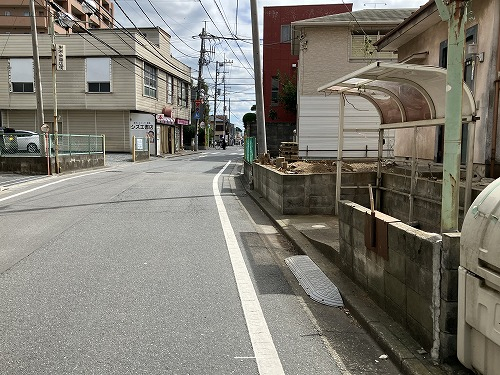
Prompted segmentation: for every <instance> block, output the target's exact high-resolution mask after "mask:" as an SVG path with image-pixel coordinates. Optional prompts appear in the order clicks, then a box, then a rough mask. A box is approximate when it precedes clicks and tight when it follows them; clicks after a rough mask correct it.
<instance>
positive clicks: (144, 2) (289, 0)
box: [115, 0, 427, 128]
mask: <svg viewBox="0 0 500 375" xmlns="http://www.w3.org/2000/svg"><path fill="white" fill-rule="evenodd" d="M256 1H257V0H256ZM342 2H343V1H334V2H331V3H338V4H340V3H342ZM426 2H427V0H406V1H403V0H385V1H384V0H354V1H352V3H353V10H361V9H367V8H379V9H380V8H386V9H390V8H418V7H419V6H421V5H423V4H425V3H426ZM325 3H329V2H328V1H325V0H307V1H306V0H261V1H257V9H258V14H257V18H258V21H259V36H260V39H261V40H262V18H263V7H265V6H284V5H305V4H307V5H312V4H325ZM345 3H350V2H349V1H345ZM118 5H119V6H118ZM120 7H121V8H122V9H123V12H122V10H120ZM115 19H116V20H117V21H118V22H119V24H120V25H121V26H123V27H133V24H135V26H137V27H151V26H153V25H154V26H159V27H161V28H163V29H164V30H165V31H167V32H168V33H169V34H170V35H171V43H172V55H173V56H174V57H175V58H177V59H178V60H180V61H182V62H183V63H185V64H187V65H188V66H190V67H191V68H192V73H193V74H192V75H193V79H194V81H196V79H197V77H198V59H199V54H200V47H201V41H200V38H199V35H200V34H201V31H202V28H204V27H205V25H206V32H207V33H208V34H210V35H213V36H214V38H213V39H207V40H206V43H205V44H206V45H205V49H206V50H207V51H209V52H207V53H206V55H205V57H206V58H207V61H208V65H207V66H204V67H203V78H204V79H205V81H206V82H207V83H208V85H209V87H210V92H209V95H210V98H209V100H210V106H211V114H213V88H214V86H215V75H216V68H215V63H216V62H223V61H231V62H232V63H227V64H225V67H224V68H221V70H220V72H219V75H218V87H219V88H221V89H222V90H223V89H224V84H223V82H222V77H223V76H225V90H226V107H227V111H226V115H228V116H229V117H230V121H231V122H232V123H234V124H236V126H239V127H240V128H243V126H242V123H241V119H242V118H243V115H244V114H245V113H247V112H250V107H251V106H252V105H253V104H255V91H254V90H255V88H254V79H253V78H254V75H253V47H252V43H251V37H252V28H251V12H250V0H201V1H200V0H115ZM129 19H130V20H129ZM132 22H133V24H132ZM120 25H117V26H118V27H119V26H120ZM235 37H237V38H238V39H239V40H233V39H235ZM224 38H228V39H224ZM222 72H224V73H222ZM221 94H222V92H221ZM220 99H221V101H220V102H219V101H218V103H219V104H218V107H217V114H218V115H221V114H222V110H223V108H222V106H223V104H222V99H223V97H222V95H221V96H220ZM229 104H230V108H229ZM229 109H230V113H229Z"/></svg>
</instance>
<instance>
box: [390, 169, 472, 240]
mask: <svg viewBox="0 0 500 375" xmlns="http://www.w3.org/2000/svg"><path fill="white" fill-rule="evenodd" d="M406 172H407V173H409V172H408V171H406ZM410 180H411V179H410V176H409V175H407V176H405V175H401V174H393V173H383V174H382V186H383V187H384V188H385V189H388V190H385V191H383V192H382V195H381V207H382V211H383V212H385V213H386V214H388V215H391V216H394V217H397V218H398V219H400V220H401V221H405V222H407V221H408V220H409V217H408V213H409V212H410V201H409V198H408V196H406V195H402V194H399V193H397V192H402V193H406V194H409V193H410V183H411V181H410ZM442 189H443V185H442V183H441V181H434V180H432V179H426V178H418V179H417V182H416V185H415V196H414V200H413V203H414V208H413V209H414V214H413V218H412V220H411V221H418V222H419V224H420V229H423V230H426V231H430V232H439V231H440V228H441V216H440V213H441V203H440V202H441V192H442ZM480 192H481V190H479V189H472V201H474V199H475V198H476V197H477V196H478V195H479V193H480ZM464 196H465V192H464V188H463V187H461V189H460V202H459V204H460V206H461V207H463V204H464V202H463V199H464ZM429 212H435V213H436V215H429ZM462 221H463V210H462V209H461V210H460V216H459V222H460V223H462ZM460 225H461V224H460Z"/></svg>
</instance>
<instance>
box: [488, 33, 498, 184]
mask: <svg viewBox="0 0 500 375" xmlns="http://www.w3.org/2000/svg"><path fill="white" fill-rule="evenodd" d="M496 72H497V78H496V80H495V101H494V102H493V129H492V130H491V161H490V177H492V178H493V177H495V161H496V155H497V132H498V130H497V129H498V99H499V98H498V96H499V95H498V90H499V89H500V87H499V84H500V27H499V28H498V42H497V70H496Z"/></svg>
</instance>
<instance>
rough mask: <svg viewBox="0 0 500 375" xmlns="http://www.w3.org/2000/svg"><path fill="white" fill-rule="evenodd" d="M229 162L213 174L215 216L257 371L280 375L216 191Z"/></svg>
mask: <svg viewBox="0 0 500 375" xmlns="http://www.w3.org/2000/svg"><path fill="white" fill-rule="evenodd" d="M229 164H231V160H230V161H228V162H227V163H226V165H225V166H224V167H223V168H222V169H221V170H220V171H219V173H217V175H216V176H215V177H214V179H213V182H212V189H213V193H214V197H215V202H216V204H217V209H218V211H219V218H220V221H221V224H222V229H223V231H224V237H225V239H226V244H227V250H228V252H229V257H230V259H231V264H232V266H233V272H234V277H235V279H236V285H237V287H238V293H239V295H240V299H241V306H242V308H243V313H244V315H245V320H246V324H247V328H248V333H249V335H250V340H251V341H252V347H253V350H254V353H255V358H256V361H257V367H258V369H259V374H261V375H266V374H269V375H280V374H283V375H284V374H285V372H284V370H283V366H282V364H281V361H280V359H279V356H278V352H277V350H276V347H275V346H274V342H273V338H272V336H271V333H270V332H269V327H268V326H267V322H266V319H265V317H264V314H263V312H262V308H261V306H260V303H259V300H258V298H257V293H256V292H255V288H254V287H253V284H252V280H251V279H250V275H249V273H248V269H247V267H246V265H245V260H244V259H243V255H242V254H241V249H240V247H239V245H238V241H237V240H236V235H235V234H234V230H233V227H232V225H231V222H230V221H229V216H228V214H227V211H226V207H225V206H224V203H223V201H222V197H221V195H220V191H219V177H220V175H221V174H222V173H223V172H224V170H225V169H226V168H227V167H228V166H229Z"/></svg>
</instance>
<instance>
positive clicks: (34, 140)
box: [14, 129, 43, 153]
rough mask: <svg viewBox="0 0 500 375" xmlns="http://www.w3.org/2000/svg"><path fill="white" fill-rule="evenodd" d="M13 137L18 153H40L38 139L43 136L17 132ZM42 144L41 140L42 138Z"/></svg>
mask: <svg viewBox="0 0 500 375" xmlns="http://www.w3.org/2000/svg"><path fill="white" fill-rule="evenodd" d="M14 134H15V136H16V138H17V150H18V151H19V152H23V151H27V152H30V153H37V152H40V138H41V137H43V135H41V134H38V133H35V132H32V131H29V130H17V129H16V131H15V133H14ZM42 144H43V138H42Z"/></svg>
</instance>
